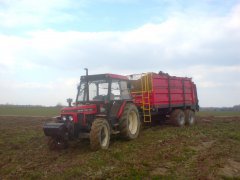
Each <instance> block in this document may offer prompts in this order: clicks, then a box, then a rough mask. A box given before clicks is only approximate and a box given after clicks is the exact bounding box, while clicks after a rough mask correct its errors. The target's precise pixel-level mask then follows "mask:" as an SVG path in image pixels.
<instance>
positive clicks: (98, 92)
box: [77, 80, 109, 101]
mask: <svg viewBox="0 0 240 180" xmlns="http://www.w3.org/2000/svg"><path fill="white" fill-rule="evenodd" d="M88 84H89V101H94V100H104V98H106V97H107V95H108V84H109V83H108V82H107V81H106V80H98V81H90V82H89V83H88ZM86 90H87V88H86V82H81V84H80V86H79V92H78V97H77V101H87V92H86Z"/></svg>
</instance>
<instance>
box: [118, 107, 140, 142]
mask: <svg viewBox="0 0 240 180" xmlns="http://www.w3.org/2000/svg"><path fill="white" fill-rule="evenodd" d="M140 124H141V122H140V118H139V113H138V109H137V107H136V106H135V105H134V104H132V103H128V104H126V106H125V107H124V111H123V114H122V116H121V118H120V120H119V129H120V134H121V135H122V137H124V138H126V139H128V140H131V139H135V138H137V137H138V135H139V131H140Z"/></svg>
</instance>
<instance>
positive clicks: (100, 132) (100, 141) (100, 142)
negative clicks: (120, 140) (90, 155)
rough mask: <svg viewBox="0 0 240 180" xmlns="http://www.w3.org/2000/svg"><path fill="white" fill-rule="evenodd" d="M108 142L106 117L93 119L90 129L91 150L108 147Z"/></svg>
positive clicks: (108, 134)
mask: <svg viewBox="0 0 240 180" xmlns="http://www.w3.org/2000/svg"><path fill="white" fill-rule="evenodd" d="M109 142H110V126H109V123H108V121H107V120H106V119H103V118H97V119H95V120H94V121H93V123H92V127H91V131H90V144H91V149H92V150H95V151H96V150H98V149H108V147H109Z"/></svg>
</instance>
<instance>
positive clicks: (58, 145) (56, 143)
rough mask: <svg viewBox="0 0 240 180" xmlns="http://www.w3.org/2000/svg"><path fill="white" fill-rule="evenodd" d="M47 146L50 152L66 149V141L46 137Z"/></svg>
mask: <svg viewBox="0 0 240 180" xmlns="http://www.w3.org/2000/svg"><path fill="white" fill-rule="evenodd" d="M47 144H48V147H49V149H50V150H61V149H66V148H67V147H68V143H67V141H66V140H64V139H63V138H60V137H48V143H47Z"/></svg>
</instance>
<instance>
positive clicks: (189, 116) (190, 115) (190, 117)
mask: <svg viewBox="0 0 240 180" xmlns="http://www.w3.org/2000/svg"><path fill="white" fill-rule="evenodd" d="M184 114H185V121H186V125H188V126H192V125H194V124H195V113H194V111H192V110H190V109H186V110H185V111H184Z"/></svg>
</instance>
